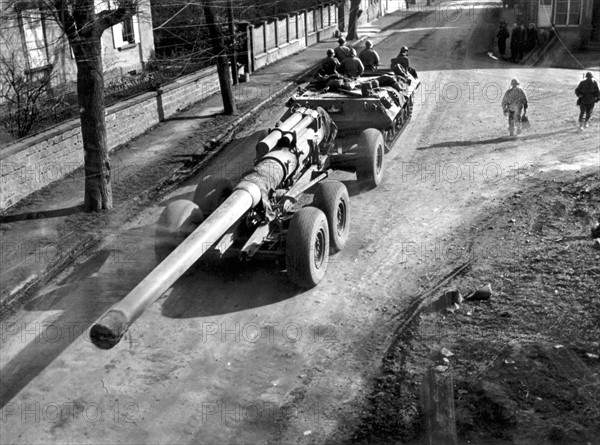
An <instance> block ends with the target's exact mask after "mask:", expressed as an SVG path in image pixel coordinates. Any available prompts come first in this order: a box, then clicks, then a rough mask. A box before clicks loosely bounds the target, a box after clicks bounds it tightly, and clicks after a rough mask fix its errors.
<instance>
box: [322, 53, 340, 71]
mask: <svg viewBox="0 0 600 445" xmlns="http://www.w3.org/2000/svg"><path fill="white" fill-rule="evenodd" d="M339 68H340V62H339V61H338V59H336V58H335V52H334V51H333V49H331V48H329V49H328V50H327V57H326V58H325V59H323V62H321V70H320V71H319V74H321V75H323V76H331V75H332V74H337V72H338V70H339Z"/></svg>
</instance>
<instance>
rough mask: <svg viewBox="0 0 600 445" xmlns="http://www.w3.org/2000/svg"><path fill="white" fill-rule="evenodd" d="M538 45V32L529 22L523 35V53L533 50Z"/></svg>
mask: <svg viewBox="0 0 600 445" xmlns="http://www.w3.org/2000/svg"><path fill="white" fill-rule="evenodd" d="M537 46H538V32H537V29H536V27H535V25H534V24H533V23H530V24H529V28H528V29H527V34H526V37H525V54H527V53H529V52H531V51H533V50H534V49H535V48H536V47H537Z"/></svg>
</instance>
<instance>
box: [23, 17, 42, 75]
mask: <svg viewBox="0 0 600 445" xmlns="http://www.w3.org/2000/svg"><path fill="white" fill-rule="evenodd" d="M19 21H20V24H21V29H22V31H23V38H24V43H25V52H26V53H27V62H28V64H29V69H30V70H33V69H36V68H43V67H45V66H47V65H48V64H49V62H48V44H47V42H46V36H45V32H44V16H43V15H42V13H41V11H40V10H39V9H25V10H22V11H20V12H19Z"/></svg>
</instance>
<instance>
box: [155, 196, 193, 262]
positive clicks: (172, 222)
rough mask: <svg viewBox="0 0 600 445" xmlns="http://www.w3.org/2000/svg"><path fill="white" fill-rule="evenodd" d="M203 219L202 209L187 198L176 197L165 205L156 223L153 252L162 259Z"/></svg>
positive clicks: (158, 258)
mask: <svg viewBox="0 0 600 445" xmlns="http://www.w3.org/2000/svg"><path fill="white" fill-rule="evenodd" d="M203 220H204V216H203V215H202V210H200V208H199V207H198V206H197V205H196V204H194V203H193V202H192V201H188V200H187V199H178V200H177V201H173V202H171V203H169V205H167V207H165V209H164V210H163V212H162V214H161V215H160V218H159V219H158V223H157V225H156V236H155V239H154V253H155V255H156V259H157V260H158V261H159V262H161V261H162V260H164V259H165V258H166V257H167V256H168V255H169V254H170V253H171V252H172V251H173V250H175V248H176V247H177V246H179V244H181V242H182V241H183V240H184V239H186V238H187V237H188V235H189V234H190V233H192V232H193V231H194V230H195V229H196V228H197V227H198V226H199V225H200V224H201V223H202V221H203Z"/></svg>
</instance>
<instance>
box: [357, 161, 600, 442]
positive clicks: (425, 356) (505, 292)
mask: <svg viewBox="0 0 600 445" xmlns="http://www.w3.org/2000/svg"><path fill="white" fill-rule="evenodd" d="M553 176H554V177H553V178H550V179H546V180H539V181H538V182H536V183H532V184H530V187H529V189H525V190H524V191H523V192H522V193H520V194H519V200H518V201H515V200H514V197H512V196H511V197H509V198H507V200H506V201H504V202H502V203H500V204H499V206H498V207H497V208H496V209H493V211H490V212H489V214H488V215H486V217H485V218H484V219H483V221H480V222H478V223H477V227H487V226H488V225H489V224H490V223H491V222H493V221H499V220H501V219H502V216H503V215H505V214H506V210H507V208H508V209H510V210H511V215H513V219H514V221H510V222H507V223H506V224H505V225H501V226H498V227H496V229H495V230H493V231H487V230H486V231H473V233H474V235H473V236H472V238H473V239H470V240H469V241H470V242H472V243H473V245H474V246H477V245H486V246H489V245H494V246H499V248H498V249H497V251H496V252H495V253H494V254H493V255H490V256H487V257H486V256H480V257H476V258H475V259H474V260H473V264H472V267H471V268H470V269H469V271H468V273H466V274H464V275H462V276H459V277H455V278H454V279H453V280H452V282H451V283H446V284H447V285H450V286H452V287H453V288H455V289H477V290H476V291H475V292H472V294H471V295H469V296H467V297H466V298H465V299H464V301H463V302H462V306H461V311H456V312H453V313H452V315H448V312H447V311H444V310H437V311H435V310H431V309H432V308H435V307H440V306H444V304H445V307H446V308H450V307H451V306H452V304H453V303H452V298H451V291H450V292H447V293H445V294H443V295H442V297H441V298H439V299H438V300H437V301H436V302H434V303H432V304H430V305H429V306H428V307H426V308H425V310H423V311H422V312H421V313H420V315H419V316H418V317H415V318H414V319H413V320H412V323H411V324H410V325H408V326H407V327H406V328H405V329H404V330H403V331H402V332H401V333H399V335H398V337H397V338H396V341H395V343H394V344H393V345H392V347H391V348H390V349H389V353H388V355H387V356H386V357H385V358H384V360H383V364H382V369H381V375H382V377H381V378H380V379H378V380H377V382H376V384H375V386H374V388H373V392H372V394H374V395H377V396H376V397H373V398H371V399H370V403H371V405H370V407H369V410H368V411H367V412H366V413H365V415H364V417H363V419H362V423H361V424H360V426H359V427H358V428H357V430H356V432H355V435H354V439H353V440H354V442H356V443H423V442H427V441H428V440H429V443H436V442H435V440H434V441H433V442H432V440H433V439H435V437H441V436H439V434H448V431H450V432H451V433H452V434H454V433H453V432H455V436H446V437H450V439H448V440H451V441H450V442H443V443H458V444H467V443H471V444H488V443H495V444H505V443H519V444H529V443H544V444H546V443H547V444H554V443H560V444H588V443H590V444H595V443H598V438H599V437H600V359H599V357H600V342H599V340H598V339H600V325H599V324H598V320H600V299H599V298H598V283H599V282H600V252H599V251H598V250H595V249H593V248H590V245H589V241H588V240H589V239H588V238H587V237H582V236H581V233H585V232H587V230H589V224H590V218H592V217H594V218H596V217H597V216H596V215H595V213H596V212H598V209H600V187H599V186H598V184H599V182H598V180H597V175H596V174H594V175H586V176H579V177H576V178H575V179H573V177H572V176H571V174H566V173H556V174H554V175H553ZM462 235H464V234H461V233H457V234H456V236H457V237H458V236H462ZM526 239H527V240H530V241H532V242H530V243H525V240H526ZM534 240H535V241H538V242H533V241H534ZM555 240H560V241H559V242H554V241H555ZM548 241H553V242H548ZM482 281H484V282H490V283H493V284H494V291H493V294H494V296H495V297H496V298H490V297H491V296H492V287H491V285H485V286H483V287H480V286H481V282H482ZM449 294H450V295H449ZM436 304H437V306H436ZM449 353H450V354H452V355H450V354H449ZM444 359H446V361H444ZM431 370H433V371H434V374H435V376H437V378H439V379H442V378H443V379H445V381H450V382H452V391H451V392H448V391H446V392H445V393H444V394H446V396H445V397H446V398H445V399H440V400H441V402H440V403H442V404H444V406H448V404H449V403H450V402H452V404H453V405H452V406H453V409H454V411H453V417H452V418H450V417H448V416H446V417H445V419H446V420H447V421H449V422H454V424H453V425H451V428H450V429H449V430H447V431H445V432H444V431H440V430H439V428H438V426H439V425H438V426H436V424H435V422H434V421H433V420H432V419H434V417H432V416H433V415H434V414H435V413H433V414H432V409H433V408H432V407H431V404H430V400H429V398H430V396H426V395H424V394H425V393H424V390H423V388H425V389H428V391H429V392H428V394H432V390H431V388H432V384H431V379H432V377H431V375H430V373H431ZM450 393H451V394H452V400H447V397H449V396H448V395H447V394H450ZM440 394H441V393H440ZM440 397H441V396H440ZM432 435H433V436H432ZM436 435H438V436H436ZM432 437H433V439H432ZM454 440H455V441H454ZM437 443H442V442H437Z"/></svg>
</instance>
